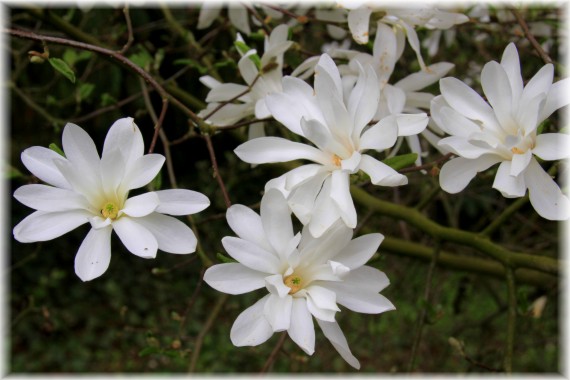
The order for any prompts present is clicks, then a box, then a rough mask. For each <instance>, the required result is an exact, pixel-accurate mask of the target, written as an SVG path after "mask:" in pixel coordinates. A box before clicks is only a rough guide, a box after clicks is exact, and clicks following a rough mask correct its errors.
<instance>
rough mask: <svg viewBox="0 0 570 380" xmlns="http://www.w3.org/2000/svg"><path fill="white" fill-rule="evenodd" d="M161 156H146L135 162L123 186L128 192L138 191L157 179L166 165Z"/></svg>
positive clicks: (126, 175)
mask: <svg viewBox="0 0 570 380" xmlns="http://www.w3.org/2000/svg"><path fill="white" fill-rule="evenodd" d="M164 161H165V158H164V156H163V155H161V154H155V153H153V154H146V155H144V156H142V157H140V158H139V159H137V160H136V161H134V162H133V164H132V167H131V168H130V171H129V172H127V173H126V174H125V179H124V182H123V184H122V185H123V186H124V187H125V188H126V189H127V190H132V189H138V188H139V187H142V186H144V185H146V184H148V183H149V182H150V181H152V180H153V179H154V177H156V175H157V174H158V172H159V171H160V168H162V165H163V164H164Z"/></svg>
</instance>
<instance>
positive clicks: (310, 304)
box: [306, 296, 336, 322]
mask: <svg viewBox="0 0 570 380" xmlns="http://www.w3.org/2000/svg"><path fill="white" fill-rule="evenodd" d="M306 300H307V309H308V310H309V312H310V313H311V314H312V315H313V317H315V318H317V319H318V320H321V321H328V322H334V321H335V319H334V317H335V314H336V310H330V309H321V308H320V307H318V306H317V305H316V303H315V300H314V299H313V298H311V297H310V296H307V298H306ZM335 305H336V303H335Z"/></svg>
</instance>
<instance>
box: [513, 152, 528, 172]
mask: <svg viewBox="0 0 570 380" xmlns="http://www.w3.org/2000/svg"><path fill="white" fill-rule="evenodd" d="M531 158H532V151H530V150H527V151H526V152H524V153H523V154H513V158H512V161H511V173H510V174H511V175H513V176H518V175H519V174H520V173H522V172H523V171H524V170H525V169H526V168H527V166H528V163H529V162H530V159H531Z"/></svg>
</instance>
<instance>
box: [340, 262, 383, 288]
mask: <svg viewBox="0 0 570 380" xmlns="http://www.w3.org/2000/svg"><path fill="white" fill-rule="evenodd" d="M343 283H346V284H347V286H351V287H355V288H359V289H362V291H363V292H371V293H378V292H380V291H382V290H383V289H385V288H386V287H387V286H388V285H390V280H389V279H388V277H387V276H386V274H385V273H384V272H382V271H380V270H378V269H376V268H373V267H369V266H367V265H364V266H362V267H360V268H357V269H354V270H351V271H350V273H349V274H348V275H346V276H345V277H344V278H343Z"/></svg>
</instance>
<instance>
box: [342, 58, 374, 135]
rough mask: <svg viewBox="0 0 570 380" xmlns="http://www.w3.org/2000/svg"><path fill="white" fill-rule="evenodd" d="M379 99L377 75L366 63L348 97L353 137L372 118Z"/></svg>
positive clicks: (358, 133)
mask: <svg viewBox="0 0 570 380" xmlns="http://www.w3.org/2000/svg"><path fill="white" fill-rule="evenodd" d="M379 101H380V87H379V86H378V77H377V76H376V73H375V72H374V69H373V68H372V66H370V65H367V66H366V67H365V69H364V70H361V71H360V74H359V76H358V81H357V82H356V85H355V86H354V88H353V89H352V91H351V93H350V97H349V98H348V113H349V115H350V117H351V119H352V123H353V125H354V130H353V139H354V137H357V136H360V132H361V131H362V129H363V128H364V127H366V125H367V124H368V123H369V122H370V120H372V118H373V117H374V115H375V114H376V109H377V108H378V102H379Z"/></svg>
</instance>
